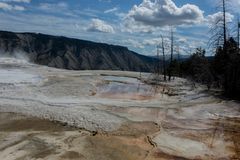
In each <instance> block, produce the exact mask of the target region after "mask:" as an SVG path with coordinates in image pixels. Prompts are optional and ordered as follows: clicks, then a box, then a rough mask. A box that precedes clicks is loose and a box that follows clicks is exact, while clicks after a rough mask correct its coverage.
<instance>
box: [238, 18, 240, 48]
mask: <svg viewBox="0 0 240 160" xmlns="http://www.w3.org/2000/svg"><path fill="white" fill-rule="evenodd" d="M239 34H240V21H239V17H238V24H237V41H238V45H237V47H238V48H237V49H238V53H239V44H240V37H239V36H240V35H239Z"/></svg>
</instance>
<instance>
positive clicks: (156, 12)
mask: <svg viewBox="0 0 240 160" xmlns="http://www.w3.org/2000/svg"><path fill="white" fill-rule="evenodd" d="M203 13H204V12H203V11H202V10H200V9H199V7H198V6H196V5H192V4H185V5H183V6H181V7H177V6H176V5H175V3H174V2H173V1H172V0H143V2H142V3H141V4H140V5H138V6H137V5H134V6H133V8H132V9H131V10H130V11H129V12H128V14H127V16H126V17H125V24H126V27H128V28H130V29H132V30H135V28H137V27H138V28H141V29H142V30H143V31H144V32H146V31H151V28H156V27H165V26H178V25H192V24H197V23H200V22H202V21H203V19H204V16H203Z"/></svg>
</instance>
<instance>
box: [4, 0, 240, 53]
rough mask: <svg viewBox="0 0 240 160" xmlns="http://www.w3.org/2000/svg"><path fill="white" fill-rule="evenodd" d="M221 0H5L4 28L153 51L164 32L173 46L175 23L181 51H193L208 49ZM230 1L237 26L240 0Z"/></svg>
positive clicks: (231, 19)
mask: <svg viewBox="0 0 240 160" xmlns="http://www.w3.org/2000/svg"><path fill="white" fill-rule="evenodd" d="M217 1H219V0H0V30H6V31H15V32H36V33H44V34H51V35H58V36H67V37H72V38H78V39H85V40H90V41H95V42H102V43H108V44H114V45H121V46H126V47H128V48H129V49H130V50H133V51H135V52H137V53H140V54H144V55H150V56H152V55H155V54H156V48H157V47H156V46H157V45H159V44H160V43H161V36H162V37H163V38H164V42H165V46H166V48H170V47H169V45H170V40H169V39H170V31H171V28H172V29H173V31H174V42H175V44H176V45H175V50H176V48H179V50H180V53H181V54H190V53H192V52H193V51H194V49H195V48H196V47H203V48H206V49H207V48H208V47H207V44H208V41H209V37H210V35H211V32H210V26H212V24H213V23H215V22H216V21H217V19H219V17H221V15H222V13H221V12H220V10H219V9H218V7H217V6H218V2H217ZM227 1H228V3H227V8H228V10H227V11H228V13H227V21H228V22H229V27H232V26H233V24H234V23H235V21H236V18H237V15H238V12H240V9H239V8H240V0H227ZM177 46H179V47H177ZM167 53H168V54H170V53H169V50H167ZM208 54H211V53H210V51H208Z"/></svg>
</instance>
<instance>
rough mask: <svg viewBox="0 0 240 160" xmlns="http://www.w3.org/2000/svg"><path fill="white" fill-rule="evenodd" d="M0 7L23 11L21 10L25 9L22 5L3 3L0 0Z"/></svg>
mask: <svg viewBox="0 0 240 160" xmlns="http://www.w3.org/2000/svg"><path fill="white" fill-rule="evenodd" d="M0 9H3V10H5V11H12V10H16V11H23V10H25V8H24V7H22V6H18V5H10V4H8V3H4V2H0Z"/></svg>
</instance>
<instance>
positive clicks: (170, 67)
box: [168, 28, 173, 81]
mask: <svg viewBox="0 0 240 160" xmlns="http://www.w3.org/2000/svg"><path fill="white" fill-rule="evenodd" d="M172 63H173V28H171V60H170V65H169V71H168V80H169V81H171V77H172Z"/></svg>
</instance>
